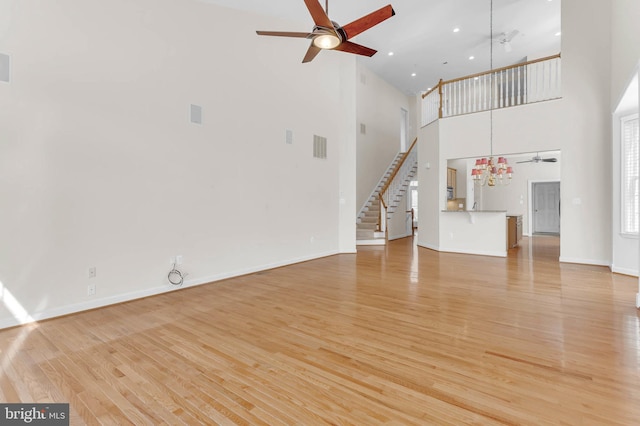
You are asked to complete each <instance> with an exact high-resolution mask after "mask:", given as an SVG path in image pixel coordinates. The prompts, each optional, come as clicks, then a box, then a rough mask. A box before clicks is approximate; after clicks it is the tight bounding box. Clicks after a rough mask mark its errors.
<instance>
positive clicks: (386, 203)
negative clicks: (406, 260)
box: [377, 138, 418, 233]
mask: <svg viewBox="0 0 640 426" xmlns="http://www.w3.org/2000/svg"><path fill="white" fill-rule="evenodd" d="M417 142H418V138H415V140H414V141H413V143H412V144H411V146H410V147H409V149H408V150H407V152H405V153H404V155H403V156H402V158H401V159H400V161H399V162H398V166H397V167H396V169H395V170H394V171H393V173H392V174H391V176H389V179H387V183H385V185H384V186H383V187H382V189H381V190H380V193H379V194H378V199H379V200H380V213H378V225H377V228H378V231H381V232H385V233H386V232H387V210H388V209H389V207H392V206H393V203H395V202H397V201H399V200H397V197H398V196H399V195H400V191H401V189H402V187H403V186H406V180H407V178H408V176H409V174H410V173H411V170H412V169H413V168H414V167H415V165H416V163H417V162H418V150H417V149H415V147H416V144H417Z"/></svg>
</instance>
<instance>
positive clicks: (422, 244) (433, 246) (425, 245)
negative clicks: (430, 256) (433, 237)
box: [418, 241, 440, 251]
mask: <svg viewBox="0 0 640 426" xmlns="http://www.w3.org/2000/svg"><path fill="white" fill-rule="evenodd" d="M418 246H420V247H424V248H427V249H429V250H435V251H440V246H436V245H433V244H428V243H422V242H420V241H418Z"/></svg>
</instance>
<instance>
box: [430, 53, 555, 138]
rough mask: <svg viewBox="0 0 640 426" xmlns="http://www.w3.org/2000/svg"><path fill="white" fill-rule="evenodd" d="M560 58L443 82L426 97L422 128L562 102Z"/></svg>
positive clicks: (537, 60)
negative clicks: (448, 119)
mask: <svg viewBox="0 0 640 426" xmlns="http://www.w3.org/2000/svg"><path fill="white" fill-rule="evenodd" d="M561 65H562V64H561V60H560V54H559V53H558V54H557V55H553V56H547V57H545V58H540V59H535V60H532V61H527V62H523V63H520V64H515V65H510V66H507V67H502V68H497V69H494V70H490V71H485V72H481V73H478V74H472V75H468V76H465V77H461V78H456V79H453V80H447V81H443V80H440V81H439V82H438V84H437V85H436V86H435V87H433V88H432V89H430V90H429V91H428V92H426V93H424V94H423V95H422V126H426V125H427V124H429V123H431V122H433V121H435V120H437V119H438V118H445V117H452V116H455V115H462V114H470V113H474V112H481V111H488V110H490V109H499V108H506V107H510V106H517V105H524V104H529V103H533V102H540V101H547V100H551V99H558V98H560V97H561V96H562V93H561V77H562V73H561V72H562V67H561Z"/></svg>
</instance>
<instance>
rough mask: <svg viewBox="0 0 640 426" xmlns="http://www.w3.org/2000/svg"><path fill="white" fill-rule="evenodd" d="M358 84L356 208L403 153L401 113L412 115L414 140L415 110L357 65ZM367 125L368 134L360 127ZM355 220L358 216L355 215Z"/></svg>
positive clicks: (411, 127) (405, 98)
mask: <svg viewBox="0 0 640 426" xmlns="http://www.w3.org/2000/svg"><path fill="white" fill-rule="evenodd" d="M357 72H358V74H357V82H356V103H357V108H356V123H355V125H356V126H357V130H356V131H357V183H356V187H357V198H356V199H357V208H358V210H359V209H360V208H362V207H363V206H364V204H365V203H366V202H367V200H368V199H369V196H370V195H371V192H372V191H373V190H374V188H375V186H376V184H377V183H378V182H379V181H380V178H381V177H382V175H383V173H384V171H385V170H387V168H388V167H389V165H390V164H391V162H392V161H393V159H394V158H395V156H396V155H397V154H398V153H399V152H400V123H401V109H402V108H404V109H405V110H407V111H409V117H410V122H409V129H408V135H409V139H410V141H409V143H411V141H413V139H415V135H416V124H415V116H416V114H415V108H414V107H413V103H411V102H410V99H409V97H408V96H406V95H405V94H403V93H402V92H400V91H399V90H398V89H396V88H395V87H394V86H392V85H390V84H389V83H387V82H386V81H384V80H382V79H381V78H380V77H378V76H377V75H376V74H375V73H373V72H372V71H370V70H369V69H368V68H366V67H365V66H364V65H362V63H360V62H358V71H357ZM361 124H364V126H365V133H364V134H363V133H361V131H360V125H361ZM354 217H355V215H354Z"/></svg>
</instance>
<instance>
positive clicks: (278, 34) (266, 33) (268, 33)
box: [256, 31, 313, 38]
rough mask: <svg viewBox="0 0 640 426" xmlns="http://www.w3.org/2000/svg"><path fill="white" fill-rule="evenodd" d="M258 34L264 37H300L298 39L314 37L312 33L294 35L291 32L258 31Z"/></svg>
mask: <svg viewBox="0 0 640 426" xmlns="http://www.w3.org/2000/svg"><path fill="white" fill-rule="evenodd" d="M256 34H258V35H264V36H276V37H298V38H308V37H311V36H312V35H313V34H311V33H293V32H289V31H256Z"/></svg>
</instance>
